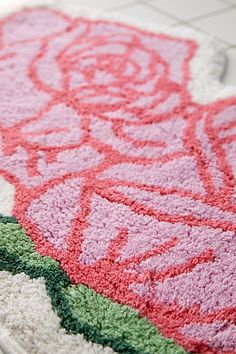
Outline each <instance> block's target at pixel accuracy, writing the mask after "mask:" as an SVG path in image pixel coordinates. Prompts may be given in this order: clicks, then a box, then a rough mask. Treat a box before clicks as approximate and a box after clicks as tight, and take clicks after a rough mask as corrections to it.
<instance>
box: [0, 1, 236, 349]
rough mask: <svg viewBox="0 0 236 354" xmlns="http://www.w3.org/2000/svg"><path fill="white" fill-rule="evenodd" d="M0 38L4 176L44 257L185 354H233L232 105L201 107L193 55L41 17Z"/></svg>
mask: <svg viewBox="0 0 236 354" xmlns="http://www.w3.org/2000/svg"><path fill="white" fill-rule="evenodd" d="M32 24H33V25H32ZM1 32H2V42H1V49H0V79H1V80H0V82H1V84H0V85H1V90H0V99H1V105H0V154H1V155H0V170H1V175H2V176H4V178H5V179H6V180H7V181H8V182H9V183H11V184H12V185H14V186H15V190H16V194H15V201H14V210H13V214H14V216H16V218H17V219H18V220H19V222H20V223H21V225H22V227H23V228H24V229H25V230H26V232H27V233H28V235H29V237H31V239H32V240H33V241H34V243H35V246H36V249H37V251H38V252H40V253H41V254H42V255H49V256H51V257H53V258H54V259H56V260H58V261H59V262H60V264H61V267H62V269H63V270H64V271H65V272H66V273H67V274H68V276H69V277H70V280H71V281H72V282H74V283H82V284H86V285H88V286H89V287H91V288H93V289H95V290H96V291H97V292H99V293H101V294H103V295H106V296H108V297H110V298H111V299H113V300H114V301H118V302H120V303H124V304H127V305H131V306H133V307H134V308H136V309H137V310H139V311H140V313H141V315H143V316H147V317H148V318H149V320H150V321H151V322H152V323H153V324H154V325H156V326H157V327H158V328H160V330H161V331H162V333H163V334H164V335H166V336H169V337H172V338H174V339H175V340H176V341H177V342H178V343H180V344H182V345H183V346H184V347H185V348H186V349H187V350H189V351H191V350H193V351H196V350H202V351H203V350H207V352H209V353H223V352H224V353H233V350H234V349H235V342H233V339H232V340H227V344H225V343H226V342H225V341H224V338H225V336H229V337H232V338H233V337H234V336H233V333H234V332H235V324H234V319H235V305H236V296H235V294H236V288H235V287H236V279H235V274H236V272H235V262H233V259H235V255H236V245H235V231H236V215H235V211H236V208H235V200H236V192H235V176H236V159H235V156H236V135H235V126H236V124H235V116H236V98H235V97H233V98H230V99H225V100H222V101H217V102H214V103H211V104H208V105H201V104H199V103H196V102H194V101H193V99H192V97H191V93H190V92H189V88H188V87H189V86H188V85H189V82H190V80H191V73H190V68H189V63H190V61H191V59H192V58H193V56H194V54H195V51H196V50H197V44H196V43H195V42H193V41H190V40H184V39H181V38H173V37H171V36H168V35H164V34H153V33H149V32H145V31H142V30H138V29H136V28H133V27H129V26H126V25H122V24H120V23H111V22H108V21H92V20H87V19H83V18H79V19H71V18H69V17H67V16H66V15H62V14H60V13H58V12H55V11H53V10H48V9H44V8H38V9H34V10H23V11H21V12H19V13H16V14H14V15H12V16H10V17H8V18H6V19H5V20H4V21H2V23H1ZM16 34H17V35H16ZM209 279H210V282H209ZM222 326H225V327H224V328H225V330H224V335H222V336H221V337H220V335H219V331H220V328H222ZM210 333H214V335H210ZM212 338H213V339H212ZM199 341H201V342H202V341H204V343H206V345H205V347H204V348H203V347H201V349H199V348H198V343H199ZM225 345H227V347H225ZM205 352H206V351H205Z"/></svg>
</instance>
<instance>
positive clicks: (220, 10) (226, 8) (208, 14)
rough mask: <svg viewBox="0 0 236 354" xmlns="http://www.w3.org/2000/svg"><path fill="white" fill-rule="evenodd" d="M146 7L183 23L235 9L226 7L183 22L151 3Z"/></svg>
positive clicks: (231, 6) (235, 6) (234, 6)
mask: <svg viewBox="0 0 236 354" xmlns="http://www.w3.org/2000/svg"><path fill="white" fill-rule="evenodd" d="M140 1H142V0H140ZM147 6H149V7H151V8H153V9H156V10H158V11H160V12H162V13H163V14H164V15H168V16H171V17H172V18H174V19H178V20H182V21H185V22H186V21H189V22H190V23H191V22H192V21H198V20H202V19H205V18H208V17H213V16H215V15H217V14H220V13H224V12H227V11H229V10H232V9H234V8H236V5H233V4H231V5H228V6H227V7H225V8H223V9H219V10H215V11H213V12H209V13H206V14H205V15H200V16H196V17H190V18H188V19H186V20H184V19H181V18H180V17H176V16H174V15H172V14H170V13H169V12H168V11H165V10H163V9H160V8H159V7H157V5H153V4H151V3H148V4H147Z"/></svg>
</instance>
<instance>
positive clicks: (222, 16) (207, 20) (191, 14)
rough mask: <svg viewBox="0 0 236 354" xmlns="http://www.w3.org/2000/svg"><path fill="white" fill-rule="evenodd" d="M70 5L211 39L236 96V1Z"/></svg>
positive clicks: (92, 0)
mask: <svg viewBox="0 0 236 354" xmlns="http://www.w3.org/2000/svg"><path fill="white" fill-rule="evenodd" d="M14 1H16V0H14ZM19 1H20V0H19ZM57 1H58V2H60V0H57ZM70 1H71V2H73V3H76V4H78V5H80V6H82V7H88V8H94V9H96V10H98V9H99V10H103V11H107V12H110V13H111V12H119V13H120V14H121V20H122V14H124V15H126V16H129V17H134V18H137V19H139V20H142V21H145V22H149V23H150V22H156V23H159V24H161V25H167V26H175V25H186V26H192V27H195V28H198V29H200V30H201V31H204V32H206V33H209V34H212V35H214V36H215V37H216V38H218V40H220V41H221V42H222V43H224V44H225V54H226V57H227V66H226V68H225V73H224V76H223V78H222V80H223V82H224V83H226V84H231V85H232V84H233V85H235V92H236V0H68V2H70ZM9 2H10V0H0V11H1V7H4V6H8V3H9ZM33 2H34V0H32V3H33Z"/></svg>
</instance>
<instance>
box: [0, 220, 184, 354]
mask: <svg viewBox="0 0 236 354" xmlns="http://www.w3.org/2000/svg"><path fill="white" fill-rule="evenodd" d="M0 270H7V271H10V272H11V273H13V274H17V273H21V272H24V273H26V274H27V275H28V276H29V277H30V278H38V277H44V279H45V285H46V289H47V292H48V294H49V295H50V297H51V303H52V306H53V309H54V310H55V311H56V312H57V314H58V316H59V317H60V318H61V325H62V326H63V327H64V328H65V329H66V330H67V331H68V332H70V333H73V334H76V333H83V334H84V337H85V338H86V339H87V340H90V341H92V342H96V343H100V344H102V345H108V346H110V347H112V348H113V349H114V350H115V351H117V352H119V353H128V354H129V353H133V354H134V353H136V354H141V353H142V354H145V353H146V354H157V353H158V354H159V353H160V354H184V353H186V352H185V351H184V349H183V348H181V347H180V346H178V345H177V344H176V343H175V342H174V341H173V340H171V339H166V338H164V337H163V336H162V335H161V334H160V333H159V332H158V331H157V329H156V328H155V327H154V326H153V325H152V324H151V323H150V322H149V321H148V320H147V319H145V318H141V317H140V316H139V314H138V312H137V311H135V310H133V309H132V308H130V307H129V306H124V305H120V304H117V303H114V302H113V301H111V300H110V299H108V298H105V297H103V296H101V295H99V294H97V293H96V292H95V291H93V290H91V289H89V288H88V287H86V286H83V285H77V286H75V285H71V284H70V281H69V279H68V277H67V275H66V274H65V273H64V271H63V270H62V269H61V268H60V266H59V263H58V262H56V261H54V260H53V259H52V258H50V257H42V256H40V255H39V254H38V253H37V252H36V251H35V249H34V245H33V243H32V241H31V240H30V239H29V237H28V236H26V234H25V233H24V231H23V229H22V228H21V226H20V225H19V224H18V223H17V221H16V220H15V219H14V218H12V217H2V216H0Z"/></svg>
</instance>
